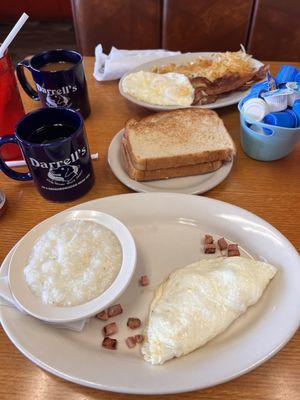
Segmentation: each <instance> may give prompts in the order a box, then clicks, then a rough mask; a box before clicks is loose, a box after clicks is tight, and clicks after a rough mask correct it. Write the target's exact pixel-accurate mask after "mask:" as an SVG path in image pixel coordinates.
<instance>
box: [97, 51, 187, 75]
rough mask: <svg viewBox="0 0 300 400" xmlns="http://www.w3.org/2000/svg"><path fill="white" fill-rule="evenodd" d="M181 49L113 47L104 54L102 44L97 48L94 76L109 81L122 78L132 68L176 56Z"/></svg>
mask: <svg viewBox="0 0 300 400" xmlns="http://www.w3.org/2000/svg"><path fill="white" fill-rule="evenodd" d="M177 54H181V52H180V51H167V50H161V49H157V50H118V49H116V48H115V47H112V48H111V51H110V53H109V54H108V55H107V54H104V53H103V49H102V46H101V44H98V46H97V47H96V49H95V56H96V61H95V66H94V77H95V78H96V79H97V81H109V80H114V79H119V78H121V77H122V76H123V75H124V74H126V73H127V72H128V71H130V70H131V69H133V68H135V67H138V66H139V65H141V64H144V63H147V62H149V61H152V60H155V59H157V58H161V57H168V56H175V55H177Z"/></svg>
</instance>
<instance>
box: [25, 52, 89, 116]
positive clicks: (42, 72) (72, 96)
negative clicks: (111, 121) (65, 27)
mask: <svg viewBox="0 0 300 400" xmlns="http://www.w3.org/2000/svg"><path fill="white" fill-rule="evenodd" d="M24 67H25V68H27V69H28V70H29V71H30V72H31V74H32V77H33V80H34V82H35V86H36V90H34V89H33V88H32V87H31V86H30V84H29V83H28V81H27V79H26V77H25V74H24ZM17 76H18V79H19V81H20V84H21V85H22V87H23V89H24V91H25V92H26V93H27V94H28V96H29V97H31V98H32V99H33V100H37V101H38V100H41V102H42V106H43V107H66V108H72V109H73V110H75V111H79V112H80V113H81V114H82V116H83V118H86V117H87V116H88V115H89V114H90V111H91V110H90V104H89V99H88V92H87V85H86V80H85V75H84V68H83V63H82V56H81V55H80V54H79V53H77V52H76V51H72V50H50V51H44V52H43V53H40V54H37V55H35V56H33V57H32V58H31V59H30V60H23V61H21V62H19V63H18V65H17Z"/></svg>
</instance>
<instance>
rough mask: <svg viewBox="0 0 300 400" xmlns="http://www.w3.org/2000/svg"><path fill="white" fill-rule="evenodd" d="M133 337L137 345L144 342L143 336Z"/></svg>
mask: <svg viewBox="0 0 300 400" xmlns="http://www.w3.org/2000/svg"><path fill="white" fill-rule="evenodd" d="M134 337H135V341H136V342H137V343H142V342H143V341H144V335H135V336H134Z"/></svg>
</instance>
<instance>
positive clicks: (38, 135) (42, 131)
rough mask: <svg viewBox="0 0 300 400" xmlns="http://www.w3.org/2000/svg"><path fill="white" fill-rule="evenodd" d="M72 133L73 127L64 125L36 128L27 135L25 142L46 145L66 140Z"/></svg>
mask: <svg viewBox="0 0 300 400" xmlns="http://www.w3.org/2000/svg"><path fill="white" fill-rule="evenodd" d="M73 131H74V127H73V126H71V125H66V124H64V125H63V124H52V125H45V126H41V127H40V128H37V129H36V130H34V131H33V132H32V133H30V134H29V135H28V138H27V140H28V141H29V142H31V143H38V144H46V143H53V142H56V141H57V140H62V139H66V138H67V137H69V136H70V135H71V134H72V133H73Z"/></svg>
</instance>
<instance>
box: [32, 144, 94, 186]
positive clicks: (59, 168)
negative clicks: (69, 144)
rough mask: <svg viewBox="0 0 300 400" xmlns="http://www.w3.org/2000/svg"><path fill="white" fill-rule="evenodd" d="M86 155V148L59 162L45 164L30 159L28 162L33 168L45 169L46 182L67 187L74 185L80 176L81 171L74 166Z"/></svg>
mask: <svg viewBox="0 0 300 400" xmlns="http://www.w3.org/2000/svg"><path fill="white" fill-rule="evenodd" d="M86 153H87V149H86V147H82V148H81V149H77V150H76V151H75V152H74V153H71V155H70V158H66V159H64V160H61V161H53V162H49V163H47V162H45V161H38V160H36V159H35V158H32V157H30V158H29V160H30V162H31V165H32V166H33V167H34V168H42V169H47V170H48V172H47V181H48V182H50V183H52V184H54V185H66V184H67V185H68V184H71V183H74V182H75V181H76V180H77V179H78V178H79V177H80V176H81V175H82V170H81V169H80V167H79V166H78V165H76V164H75V165H74V164H72V163H75V162H76V161H77V160H79V159H80V158H83V157H84V156H85V155H86Z"/></svg>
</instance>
